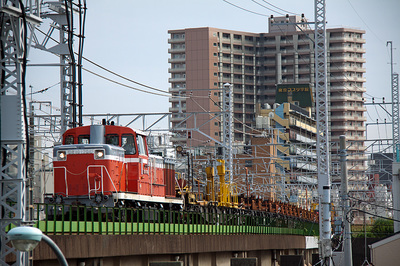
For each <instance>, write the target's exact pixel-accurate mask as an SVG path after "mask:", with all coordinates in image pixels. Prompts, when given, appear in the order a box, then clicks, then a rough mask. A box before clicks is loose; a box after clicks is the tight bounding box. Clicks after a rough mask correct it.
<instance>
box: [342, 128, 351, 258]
mask: <svg viewBox="0 0 400 266" xmlns="http://www.w3.org/2000/svg"><path fill="white" fill-rule="evenodd" d="M339 138H340V147H339V148H340V164H341V171H340V172H341V177H342V184H341V194H342V195H341V198H342V206H343V218H342V219H343V223H344V230H343V231H344V232H343V239H344V240H343V251H344V265H346V266H352V265H353V256H352V249H351V226H350V222H349V221H348V219H347V214H348V213H349V211H350V201H349V195H348V193H349V189H348V186H347V183H348V180H347V162H346V156H347V152H346V137H345V136H344V135H342V136H340V137H339Z"/></svg>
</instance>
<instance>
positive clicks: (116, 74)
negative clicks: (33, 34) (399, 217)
mask: <svg viewBox="0 0 400 266" xmlns="http://www.w3.org/2000/svg"><path fill="white" fill-rule="evenodd" d="M36 30H37V31H38V32H40V33H42V34H43V35H45V36H47V34H46V33H45V32H43V31H42V30H40V29H39V28H36ZM48 38H49V39H51V40H52V41H54V42H55V43H58V44H59V42H58V41H57V40H56V39H54V38H52V37H51V36H48ZM82 58H83V59H85V60H86V61H87V62H89V63H91V64H93V65H95V66H97V67H98V68H101V69H103V70H104V71H107V72H109V73H111V74H113V75H115V76H117V77H119V78H122V79H125V80H127V81H129V82H132V83H134V84H137V85H140V86H143V87H146V88H148V89H152V90H155V91H158V92H161V93H167V94H170V92H168V91H163V90H160V89H157V88H155V87H151V86H148V85H146V84H143V83H140V82H137V81H135V80H132V79H130V78H127V77H125V76H122V75H120V74H118V73H116V72H114V71H112V70H110V69H108V68H106V67H103V66H101V65H100V64H97V63H95V62H94V61H92V60H90V59H88V58H86V57H84V56H82ZM83 69H84V68H83ZM84 70H85V71H88V72H89V73H91V74H94V75H96V76H99V77H103V76H101V75H100V74H96V73H94V72H92V71H89V70H87V69H84ZM105 79H107V80H108V81H110V82H113V83H116V84H118V85H120V86H124V87H128V88H131V89H132V88H133V87H131V86H128V85H125V84H122V83H120V82H117V81H114V80H111V79H108V78H105ZM138 90H140V89H138ZM140 91H142V92H144V93H150V92H147V91H145V90H140ZM150 94H154V93H150ZM156 95H158V94H156ZM163 96H164V95H163Z"/></svg>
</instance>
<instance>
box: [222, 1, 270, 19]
mask: <svg viewBox="0 0 400 266" xmlns="http://www.w3.org/2000/svg"><path fill="white" fill-rule="evenodd" d="M222 1H224V2H225V3H227V4H229V5H231V6H234V7H236V8H239V9H241V10H244V11H246V12H249V13H252V14H255V15H258V16H263V17H268V15H265V14H261V13H257V12H254V11H251V10H249V9H246V8H243V7H241V6H238V5H235V4H233V3H231V2H229V1H227V0H222Z"/></svg>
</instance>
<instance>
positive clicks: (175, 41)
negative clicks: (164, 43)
mask: <svg viewBox="0 0 400 266" xmlns="http://www.w3.org/2000/svg"><path fill="white" fill-rule="evenodd" d="M180 42H182V43H183V42H185V37H180V38H172V39H171V38H170V39H168V43H180Z"/></svg>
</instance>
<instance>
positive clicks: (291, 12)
mask: <svg viewBox="0 0 400 266" xmlns="http://www.w3.org/2000/svg"><path fill="white" fill-rule="evenodd" d="M262 1H263V2H264V3H266V4H268V5H270V6H273V7H275V8H277V9H279V10H281V11H283V12H286V13H289V14H292V15H299V14H297V13H293V12H290V11H287V10H285V9H282V8H279V7H277V6H275V5H273V4H271V3H270V2H268V1H265V0H262ZM277 13H278V12H277Z"/></svg>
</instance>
